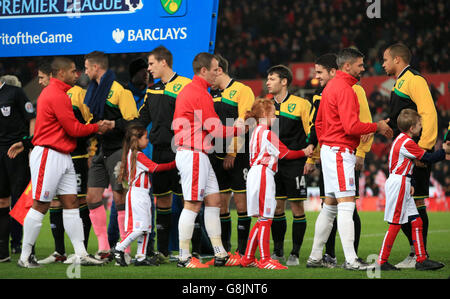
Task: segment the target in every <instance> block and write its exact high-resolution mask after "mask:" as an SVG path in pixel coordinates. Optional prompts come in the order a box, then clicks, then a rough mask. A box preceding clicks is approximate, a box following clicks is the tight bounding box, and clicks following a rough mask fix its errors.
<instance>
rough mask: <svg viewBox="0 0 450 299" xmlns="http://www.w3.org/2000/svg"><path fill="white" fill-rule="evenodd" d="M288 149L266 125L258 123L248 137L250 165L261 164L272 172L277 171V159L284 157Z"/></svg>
mask: <svg viewBox="0 0 450 299" xmlns="http://www.w3.org/2000/svg"><path fill="white" fill-rule="evenodd" d="M288 152H289V149H288V148H287V147H286V146H285V145H284V144H283V143H282V142H281V141H280V140H279V139H278V136H277V135H276V134H275V133H273V132H272V131H271V130H270V129H269V128H268V127H267V126H266V125H263V124H260V125H258V126H257V127H256V128H255V129H254V130H253V133H252V137H251V139H250V167H252V166H253V165H263V166H266V167H268V168H269V169H271V170H272V171H273V172H277V171H278V159H282V158H284V156H286V155H287V154H288Z"/></svg>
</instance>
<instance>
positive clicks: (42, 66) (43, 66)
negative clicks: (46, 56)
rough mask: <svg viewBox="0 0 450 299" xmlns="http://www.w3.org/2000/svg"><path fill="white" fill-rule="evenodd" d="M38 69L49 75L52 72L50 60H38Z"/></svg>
mask: <svg viewBox="0 0 450 299" xmlns="http://www.w3.org/2000/svg"><path fill="white" fill-rule="evenodd" d="M38 71H41V72H43V73H44V74H46V75H47V76H50V74H51V73H52V66H51V63H50V61H48V60H43V61H40V62H39V64H38Z"/></svg>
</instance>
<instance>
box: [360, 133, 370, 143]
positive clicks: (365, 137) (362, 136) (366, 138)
mask: <svg viewBox="0 0 450 299" xmlns="http://www.w3.org/2000/svg"><path fill="white" fill-rule="evenodd" d="M372 136H373V134H372V133H371V134H366V135H361V142H362V143H366V142H367V141H369V140H370V138H371V137H372Z"/></svg>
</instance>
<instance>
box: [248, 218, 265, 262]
mask: <svg viewBox="0 0 450 299" xmlns="http://www.w3.org/2000/svg"><path fill="white" fill-rule="evenodd" d="M271 226H272V219H264V218H262V219H259V220H258V221H257V222H256V224H255V225H254V226H253V228H252V230H251V231H250V234H249V238H248V243H247V248H246V250H245V257H246V258H248V259H251V258H253V257H255V252H256V247H257V246H258V245H259V252H260V257H261V260H265V259H269V258H270V227H271Z"/></svg>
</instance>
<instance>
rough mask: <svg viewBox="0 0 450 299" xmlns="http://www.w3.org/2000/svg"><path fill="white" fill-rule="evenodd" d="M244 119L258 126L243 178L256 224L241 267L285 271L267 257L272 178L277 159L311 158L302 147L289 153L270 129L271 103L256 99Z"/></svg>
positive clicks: (249, 206)
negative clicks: (257, 253)
mask: <svg viewBox="0 0 450 299" xmlns="http://www.w3.org/2000/svg"><path fill="white" fill-rule="evenodd" d="M246 118H247V119H251V118H253V119H255V120H256V122H257V124H258V125H257V126H256V128H255V129H254V130H253V133H252V137H251V139H250V149H249V151H250V170H249V172H248V175H247V213H248V215H249V216H252V217H258V221H257V222H256V224H255V225H254V226H253V228H252V230H251V232H250V235H249V241H248V243H247V248H246V251H245V256H243V257H242V258H241V266H243V267H256V266H257V267H258V268H261V269H287V267H285V266H283V265H281V264H280V263H279V262H278V261H277V260H273V259H271V258H270V227H271V225H272V219H273V216H274V213H275V208H276V206H277V203H276V200H275V179H274V176H275V173H276V172H277V170H278V159H283V158H284V159H298V158H301V157H304V156H309V155H311V154H312V150H311V149H310V148H305V149H303V150H298V151H291V150H289V149H288V148H287V147H286V145H284V144H283V143H282V142H281V141H280V140H279V139H278V136H277V135H276V134H275V133H274V132H273V131H271V130H270V127H271V126H272V125H273V122H274V121H275V120H276V116H275V106H274V103H273V101H272V100H269V99H262V98H258V99H256V100H255V102H254V104H253V106H252V110H251V111H249V112H247V115H246ZM258 244H259V250H260V257H261V259H260V261H259V262H256V259H255V252H256V247H257V246H258Z"/></svg>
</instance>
